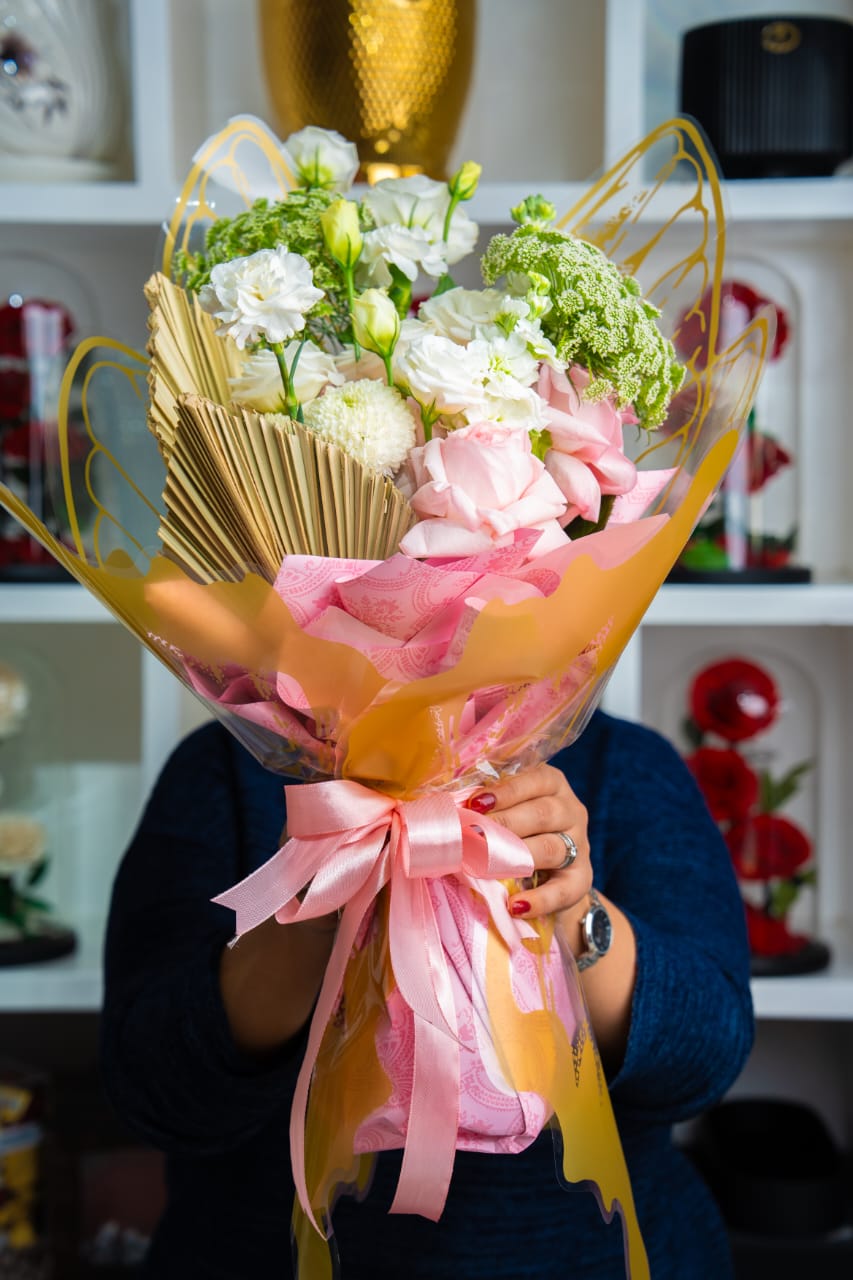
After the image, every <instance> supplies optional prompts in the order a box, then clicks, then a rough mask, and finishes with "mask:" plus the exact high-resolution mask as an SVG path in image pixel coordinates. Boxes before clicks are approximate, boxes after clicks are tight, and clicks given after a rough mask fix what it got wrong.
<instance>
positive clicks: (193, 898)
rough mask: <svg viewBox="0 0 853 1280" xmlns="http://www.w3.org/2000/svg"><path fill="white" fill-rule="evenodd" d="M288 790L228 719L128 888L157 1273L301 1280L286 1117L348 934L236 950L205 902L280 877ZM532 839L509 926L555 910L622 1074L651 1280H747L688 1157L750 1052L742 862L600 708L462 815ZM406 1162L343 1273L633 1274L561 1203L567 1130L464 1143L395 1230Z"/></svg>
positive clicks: (363, 1276) (344, 1229) (292, 930)
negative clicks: (427, 1197) (159, 1213)
mask: <svg viewBox="0 0 853 1280" xmlns="http://www.w3.org/2000/svg"><path fill="white" fill-rule="evenodd" d="M281 781H282V780H281V778H280V777H279V776H277V775H275V774H273V773H270V772H268V771H266V770H265V769H264V768H262V767H261V766H260V765H259V764H258V763H257V761H256V760H255V759H254V757H252V756H250V755H249V754H248V753H247V752H246V751H245V750H244V749H243V748H242V747H241V746H239V745H238V743H237V742H236V741H235V740H234V739H233V738H232V736H231V735H230V734H229V733H228V732H227V731H226V730H225V729H223V728H221V727H220V726H219V725H218V724H211V725H208V726H206V727H204V728H202V729H200V730H198V731H197V732H196V733H194V734H193V735H191V736H190V737H189V738H188V739H187V740H186V741H185V742H184V743H183V744H182V745H181V746H180V747H179V748H178V749H177V751H176V752H175V754H174V755H173V757H172V759H171V760H170V762H169V763H168V764H167V766H166V768H165V770H164V772H163V774H162V776H161V778H160V781H159V783H158V785H157V787H156V789H155V791H154V794H153V796H152V797H151V800H150V802H149V805H148V808H147V810H146V813H145V815H144V817H143V819H142V822H141V825H140V827H139V830H138V831H137V833H136V836H135V838H134V840H133V842H132V844H131V847H130V848H129V850H128V852H127V854H126V856H125V860H124V863H123V865H122V868H121V870H120V872H119V875H118V879H117V882H116V886H115V891H114V897H113V904H112V914H111V920H110V928H109V935H108V940H107V965H106V976H107V982H106V1000H105V1009H104V1020H103V1062H104V1072H105V1079H106V1085H107V1089H108V1092H109V1094H110V1096H111V1098H112V1100H113V1102H114V1104H115V1105H116V1107H117V1108H118V1110H119V1111H120V1112H121V1113H122V1114H123V1115H124V1116H125V1118H126V1119H127V1120H128V1122H129V1123H130V1124H131V1125H132V1126H133V1127H134V1128H135V1129H137V1130H138V1131H140V1132H141V1133H142V1134H143V1135H144V1136H145V1137H146V1138H147V1139H148V1140H149V1141H150V1142H152V1143H154V1144H155V1145H156V1146H159V1147H160V1148H162V1149H163V1150H164V1151H166V1152H167V1153H168V1157H169V1201H168V1206H167V1209H166V1212H165V1215H164V1217H163V1220H162V1222H161V1223H160V1225H159V1228H158V1230H157V1232H156V1235H155V1238H154V1241H153V1243H152V1247H151V1250H150V1254H149V1258H148V1263H147V1271H146V1274H148V1275H151V1276H152V1277H157V1280H170V1278H171V1277H181V1278H182V1280H183V1278H184V1277H188V1276H192V1277H193V1280H195V1278H196V1277H198V1280H204V1277H211V1278H212V1277H220V1278H222V1280H224V1278H225V1277H228V1278H230V1280H255V1278H256V1277H258V1278H260V1277H263V1278H264V1280H266V1277H276V1276H285V1275H288V1274H290V1272H289V1269H288V1257H289V1253H290V1240H289V1236H290V1216H291V1206H292V1203H293V1191H294V1185H293V1178H292V1171H291V1168H290V1162H289V1150H288V1123H289V1113H290V1104H291V1100H292V1095H293V1090H294V1084H295V1080H296V1075H297V1072H298V1069H299V1066H300V1062H301V1058H302V1055H303V1053H304V1050H305V1038H306V1025H307V1023H308V1021H309V1019H310V1016H311V1012H312V1008H313V1006H314V1003H315V1001H316V998H317V993H318V991H319V987H320V983H321V981H322V977H323V973H324V969H325V966H326V963H327V961H328V959H329V956H330V953H331V948H332V944H333V940H334V936H335V930H336V925H337V920H336V918H335V917H334V916H333V917H330V918H326V919H317V920H308V921H305V922H304V923H297V924H291V925H278V924H277V923H276V922H275V921H274V920H270V921H268V922H267V923H266V924H264V925H261V926H259V927H258V928H257V929H255V930H254V931H253V932H252V933H250V934H248V935H246V936H245V937H244V938H243V939H242V940H241V942H240V944H239V945H238V946H237V947H234V948H231V949H229V948H228V946H227V943H228V941H229V939H230V937H231V934H232V931H233V916H232V915H231V913H230V912H228V911H224V910H223V909H222V908H221V907H219V906H216V905H214V904H212V903H211V901H210V899H211V897H212V896H213V895H214V894H215V893H217V892H218V891H220V890H221V889H222V887H223V885H227V884H230V883H233V882H234V880H235V879H237V878H239V877H241V876H243V875H246V874H247V873H248V872H250V871H252V870H253V869H254V868H255V867H257V866H259V865H261V864H262V863H263V862H264V861H265V860H266V859H267V858H268V857H269V855H270V853H271V852H272V851H273V850H274V849H275V848H277V846H278V843H279V835H280V832H281V830H282V826H283V825H284V824H285V821H286V814H285V812H284V800H283V796H282V786H281ZM468 805H469V807H470V808H472V809H473V810H474V811H475V812H478V813H482V814H487V815H488V816H489V818H491V819H492V820H494V821H496V822H498V823H500V824H501V825H503V826H505V827H506V828H507V829H508V830H510V831H512V832H514V833H515V835H517V836H519V837H521V838H522V839H523V840H524V841H525V843H526V844H527V846H528V849H529V851H530V854H531V857H532V860H533V863H534V865H535V867H536V871H537V875H536V877H535V883H532V884H531V885H530V887H521V886H520V887H519V888H518V891H517V892H515V893H514V894H512V895H511V896H510V899H509V907H510V911H511V913H512V914H513V915H514V916H517V917H519V918H524V919H534V918H536V917H538V916H541V915H545V914H547V913H550V912H555V913H557V928H558V929H559V930H560V933H561V936H562V940H563V942H564V943H565V945H566V946H567V947H568V948H569V949H570V950H571V951H572V952H573V954H574V955H575V957H576V959H577V960H578V967H579V970H580V981H581V983H582V986H583V990H584V995H585V997H586V1000H587V1003H588V1007H589V1013H590V1020H591V1023H592V1026H593V1029H594V1032H595V1035H596V1039H597V1042H598V1045H599V1049H600V1052H601V1056H602V1061H603V1064H604V1067H605V1070H606V1074H607V1079H608V1084H609V1088H610V1093H611V1098H612V1102H613V1107H614V1111H615V1114H616V1118H617V1121H618V1126H619V1132H620V1136H621V1139H622V1144H623V1148H624V1151H625V1156H626V1160H627V1164H628V1168H629V1171H630V1174H631V1179H632V1186H633V1192H634V1198H635V1201H636V1205H637V1211H638V1215H639V1220H640V1226H641V1228H642V1232H643V1238H644V1241H645V1245H646V1249H647V1251H648V1255H649V1263H650V1268H651V1275H652V1276H653V1277H654V1280H670V1278H671V1280H725V1277H726V1276H730V1275H731V1274H732V1269H731V1260H730V1257H729V1253H728V1247H727V1244H726V1238H725V1231H724V1228H723V1224H722V1222H721V1220H720V1217H719V1214H718V1212H717V1209H716V1207H715V1206H714V1204H713V1202H712V1200H711V1198H710V1196H709V1194H708V1193H707V1191H706V1189H705V1188H704V1185H703V1184H702V1183H701V1181H700V1179H699V1178H698V1176H697V1175H696V1174H695V1172H694V1171H693V1170H692V1168H691V1166H690V1165H689V1164H688V1162H687V1160H686V1159H685V1158H684V1156H683V1155H681V1154H680V1153H679V1152H678V1151H677V1150H676V1149H675V1148H674V1147H673V1145H672V1142H671V1137H670V1129H671V1126H672V1124H673V1123H675V1122H677V1121H681V1120H684V1119H687V1118H688V1117H690V1116H692V1115H695V1114H697V1113H698V1112H700V1111H701V1110H703V1109H704V1108H706V1107H708V1106H710V1105H711V1104H712V1103H713V1102H714V1101H716V1100H717V1099H718V1098H719V1097H720V1096H721V1095H722V1094H723V1093H724V1092H725V1091H726V1089H727V1088H728V1087H729V1086H730V1084H731V1083H732V1081H733V1080H734V1079H735V1077H736V1076H737V1074H738V1072H739V1070H740V1069H741V1067H742V1065H743V1063H744V1061H745V1059H746V1056H747V1054H748V1052H749V1049H750V1046H751V1042H752V1030H753V1024H752V1009H751V1002H750V994H749V959H748V948H747V942H746V936H745V929H744V921H743V910H742V906H741V903H740V898H739V895H738V891H737V886H736V884H735V881H734V878H733V874H732V871H731V866H730V862H729V858H728V853H727V851H726V849H725V846H724V845H723V843H722V840H721V838H720V835H719V832H718V830H717V828H716V826H715V824H714V822H713V821H712V819H711V817H710V815H709V814H708V812H707V810H706V808H705V805H704V802H703V801H702V799H701V796H700V794H699V792H698V790H697V788H696V786H695V783H694V782H693V780H692V778H691V777H690V775H689V773H688V772H687V770H686V767H685V766H684V765H683V763H682V761H681V760H680V758H679V756H678V755H677V753H676V752H675V751H674V750H673V749H672V748H671V747H670V746H669V745H668V744H667V743H666V742H665V741H664V740H663V739H662V738H660V737H659V736H658V735H656V734H654V733H652V732H651V731H650V730H647V729H645V728H642V727H640V726H637V725H633V724H629V723H628V722H625V721H619V720H615V719H613V718H611V717H609V716H607V715H604V714H603V713H600V712H599V713H596V714H595V715H594V716H593V718H592V720H591V722H590V724H589V726H588V727H587V729H586V730H585V731H584V733H583V735H582V736H581V738H580V739H579V740H578V741H577V742H576V743H575V744H574V745H572V746H571V747H570V748H568V749H566V750H564V751H561V752H559V753H558V754H557V755H556V756H555V757H554V758H553V760H552V761H551V763H550V764H547V765H538V766H536V767H534V768H531V769H528V770H524V771H522V772H520V773H518V774H517V775H515V776H514V777H511V778H507V779H505V780H503V781H501V782H499V783H497V784H496V785H495V786H494V787H493V788H492V789H491V790H481V791H479V792H477V793H475V794H474V795H473V796H472V797H471V798H470V799H469V801H468ZM399 1168H400V1152H393V1151H392V1152H385V1153H382V1154H380V1155H379V1156H378V1158H377V1162H376V1169H375V1173H374V1177H373V1181H372V1185H371V1188H370V1190H369V1193H368V1194H367V1196H366V1198H365V1199H364V1201H363V1202H362V1203H356V1202H355V1201H354V1200H352V1199H350V1198H349V1197H344V1198H342V1199H341V1200H340V1202H339V1203H338V1204H337V1205H336V1206H335V1209H334V1230H335V1240H336V1243H337V1248H338V1250H339V1253H340V1264H341V1275H342V1277H343V1280H368V1278H369V1280H383V1278H386V1277H397V1276H399V1275H400V1274H401V1271H402V1270H403V1269H405V1271H406V1273H407V1274H408V1275H410V1276H412V1277H424V1278H425V1280H426V1278H428V1280H442V1277H454V1280H465V1278H468V1277H470V1278H471V1280H474V1278H475V1277H489V1280H494V1278H496V1277H506V1278H507V1280H520V1278H521V1277H526V1276H530V1277H536V1278H537V1280H547V1278H548V1277H554V1278H555V1280H556V1277H560V1278H561V1280H562V1278H564V1277H571V1280H585V1278H589V1280H593V1277H594V1278H595V1280H611V1278H612V1280H621V1277H623V1276H624V1275H625V1260H624V1251H623V1240H622V1230H621V1227H620V1224H619V1220H618V1217H617V1219H616V1220H615V1221H613V1222H612V1223H611V1224H610V1225H605V1224H604V1222H603V1220H602V1218H601V1215H600V1213H599V1209H598V1206H597V1203H596V1200H595V1198H594V1196H593V1195H591V1194H589V1193H588V1192H586V1191H584V1190H583V1189H582V1188H578V1189H575V1190H573V1191H567V1190H566V1189H565V1187H563V1186H561V1185H560V1184H559V1183H558V1180H557V1177H556V1176H555V1172H554V1153H553V1142H552V1138H551V1136H550V1135H548V1134H542V1135H541V1136H540V1137H539V1138H538V1139H536V1140H535V1141H533V1142H532V1144H531V1145H530V1146H528V1147H527V1148H526V1149H525V1150H524V1151H522V1152H520V1153H519V1154H514V1155H505V1154H502V1155H484V1154H481V1153H478V1152H470V1151H458V1152H457V1155H456V1162H455V1168H454V1174H453V1179H452V1182H451V1186H450V1192H449V1196H448V1199H447V1203H446V1206H445V1209H444V1212H443V1214H442V1216H441V1218H440V1220H439V1221H438V1222H431V1221H428V1220H427V1219H426V1218H422V1217H419V1216H414V1215H389V1214H388V1212H387V1211H388V1207H389V1204H390V1202H391V1199H392V1197H393V1194H394V1188H395V1185H396V1179H397V1175H398V1173H399Z"/></svg>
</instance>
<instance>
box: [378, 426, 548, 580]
mask: <svg viewBox="0 0 853 1280" xmlns="http://www.w3.org/2000/svg"><path fill="white" fill-rule="evenodd" d="M409 459H410V462H411V467H412V473H413V479H414V492H413V494H412V496H411V498H410V502H411V504H412V507H413V508H414V510H415V512H416V513H417V514H418V515H419V516H420V517H421V522H420V523H419V524H416V525H415V526H414V528H413V529H410V530H409V532H408V533H407V534H406V536H405V538H404V539H403V541H402V542H401V543H400V550H401V551H403V552H404V553H405V554H406V555H409V556H467V555H473V554H475V553H476V552H478V551H485V550H487V549H488V548H489V547H491V546H503V545H506V544H507V543H510V542H512V540H513V534H514V532H515V530H516V529H541V530H542V531H543V536H542V537H541V538H540V539H539V541H538V542H537V544H536V554H537V555H539V554H542V553H543V552H544V551H546V550H550V549H552V548H553V547H555V546H557V545H560V544H562V543H564V542H566V540H567V539H566V535H565V534H564V533H563V531H562V529H561V528H560V525H559V524H558V523H557V521H558V520H559V519H560V518H561V517H562V516H563V515H564V514H565V510H566V502H565V499H564V497H563V495H562V494H561V492H560V490H559V488H558V487H557V485H556V484H555V482H554V481H553V480H552V479H551V477H550V476H549V475H548V473H547V471H546V470H545V466H544V464H543V463H542V462H540V461H539V459H538V458H536V457H535V456H534V454H533V451H532V448H531V445H530V436H529V435H528V433H527V430H526V429H525V428H524V427H512V426H502V425H498V424H497V423H494V422H477V423H474V424H472V425H471V426H468V427H462V428H460V429H459V430H458V431H451V432H450V434H449V435H448V436H447V437H446V438H445V439H443V440H439V439H436V438H434V439H432V440H430V441H429V443H428V444H425V445H422V446H420V447H419V448H416V449H413V450H412V451H411V453H410V455H409Z"/></svg>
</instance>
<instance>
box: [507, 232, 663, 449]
mask: <svg viewBox="0 0 853 1280" xmlns="http://www.w3.org/2000/svg"><path fill="white" fill-rule="evenodd" d="M482 271H483V279H484V281H485V283H486V284H487V285H491V284H494V283H495V282H496V281H497V280H499V279H500V278H501V277H502V276H507V275H509V276H511V277H513V278H515V277H518V276H521V277H526V278H527V279H528V280H529V279H530V278H531V277H532V278H534V279H536V280H539V281H540V282H541V281H542V280H543V279H544V280H547V281H548V283H549V285H550V291H549V293H548V297H549V300H550V303H551V306H550V308H549V309H548V311H547V314H546V315H544V316H543V317H542V320H541V325H542V329H543V332H544V333H545V334H546V336H547V337H548V338H550V339H551V341H552V342H553V343H554V346H555V347H556V350H557V355H558V357H559V358H560V359H561V360H565V361H566V362H569V361H576V362H577V363H578V364H581V365H583V366H584V367H585V368H586V369H587V370H588V371H589V373H590V375H591V379H592V380H591V382H590V385H589V388H588V389H587V393H586V394H587V396H589V397H590V398H603V397H604V396H608V395H611V394H612V395H615V397H616V401H617V403H618V404H619V405H620V407H624V406H625V405H628V404H631V405H633V407H634V410H635V412H636V414H637V417H638V418H639V420H640V422H641V424H642V425H643V426H644V427H647V428H649V429H651V428H654V427H658V426H660V424H661V423H662V422H663V420H664V418H665V417H666V411H667V408H668V406H669V402H670V400H671V398H672V396H673V394H674V393H675V392H676V391H677V390H678V388H679V387H680V386H681V383H682V381H683V379H684V369H683V367H682V366H681V365H680V364H679V363H678V362H677V360H676V358H675V349H674V347H673V345H672V343H671V342H670V341H669V340H668V339H667V338H666V337H665V336H664V335H663V334H662V333H661V331H660V329H659V328H658V325H657V317H658V316H659V315H660V312H659V311H658V309H657V308H656V307H655V306H653V305H652V303H650V302H649V301H648V300H647V299H645V298H643V297H642V295H641V293H640V287H639V285H638V284H637V281H636V280H635V279H633V277H631V276H623V275H622V273H621V272H620V271H619V269H618V267H617V266H616V265H615V264H614V263H612V262H611V261H610V259H609V258H607V257H606V256H605V255H604V254H603V253H602V252H601V250H600V249H598V248H596V246H595V245H592V244H589V243H588V242H587V241H585V240H580V239H579V238H578V237H577V236H571V235H566V234H565V233H564V232H562V231H557V230H556V229H553V228H548V229H542V228H537V227H534V226H531V225H525V226H521V227H518V228H516V230H515V231H514V232H513V233H512V235H509V236H507V235H497V236H494V237H493V239H492V240H491V242H490V243H489V246H488V248H487V249H486V252H485V254H484V256H483V262H482Z"/></svg>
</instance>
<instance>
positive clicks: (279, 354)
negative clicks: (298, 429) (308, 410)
mask: <svg viewBox="0 0 853 1280" xmlns="http://www.w3.org/2000/svg"><path fill="white" fill-rule="evenodd" d="M270 349H271V351H272V352H273V354H274V356H275V358H276V361H277V363H278V369H279V373H280V374H281V381H282V383H283V385H284V403H285V406H286V407H287V414H288V417H290V418H294V419H296V420H298V414H299V402H298V401H297V399H296V396H295V395H294V393H293V379H292V378H291V376H290V370H289V369H288V367H287V357H286V356H285V354H284V343H283V342H271V343H270ZM298 358H299V353H298V352H297V359H298ZM293 363H294V366H295V364H296V360H294V362H293Z"/></svg>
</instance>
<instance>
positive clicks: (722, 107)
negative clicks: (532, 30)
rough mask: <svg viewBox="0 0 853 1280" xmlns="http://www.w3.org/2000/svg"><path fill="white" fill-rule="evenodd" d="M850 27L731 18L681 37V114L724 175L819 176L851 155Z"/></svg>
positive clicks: (831, 21)
mask: <svg viewBox="0 0 853 1280" xmlns="http://www.w3.org/2000/svg"><path fill="white" fill-rule="evenodd" d="M852 99H853V23H851V22H847V21H845V20H844V19H841V18H811V17H797V16H788V15H780V16H779V17H760V18H738V19H734V20H732V21H729V22H711V23H707V24H706V25H704V26H701V27H694V28H693V29H692V30H690V31H686V32H685V33H684V36H683V40H682V47H681V110H682V112H684V113H685V114H686V115H690V116H693V117H694V119H696V120H697V121H698V122H699V124H700V125H701V126H702V128H703V129H704V131H705V133H706V134H707V136H708V140H709V142H710V143H711V145H712V146H713V148H714V150H715V151H716V153H717V157H718V160H719V164H720V169H721V170H722V173H723V176H724V177H726V178H803V177H824V176H827V175H829V174H832V173H833V172H834V171H835V170H836V169H837V168H838V166H839V165H840V164H841V163H842V162H843V161H844V160H847V159H848V158H849V157H850V156H851V154H853V101H852Z"/></svg>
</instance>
